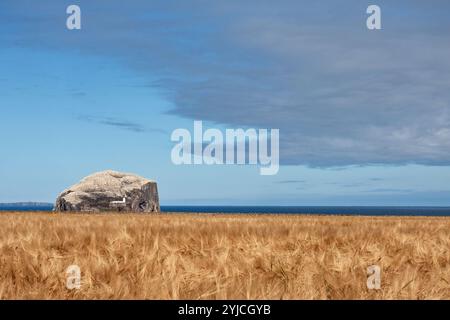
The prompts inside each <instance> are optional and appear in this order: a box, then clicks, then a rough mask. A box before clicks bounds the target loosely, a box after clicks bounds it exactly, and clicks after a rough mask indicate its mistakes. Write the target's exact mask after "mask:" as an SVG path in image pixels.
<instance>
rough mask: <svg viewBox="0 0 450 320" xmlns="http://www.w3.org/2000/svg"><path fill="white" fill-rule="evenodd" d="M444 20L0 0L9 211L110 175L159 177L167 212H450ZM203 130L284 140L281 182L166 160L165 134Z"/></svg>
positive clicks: (0, 101) (402, 4)
mask: <svg viewBox="0 0 450 320" xmlns="http://www.w3.org/2000/svg"><path fill="white" fill-rule="evenodd" d="M70 4H77V5H79V6H80V7H81V11H82V29H81V30H74V31H69V30H67V29H66V27H65V22H66V18H67V14H66V13H65V11H66V7H67V6H68V5H70ZM369 4H378V5H379V6H380V7H381V10H382V28H383V29H382V30H379V31H369V30H367V28H366V24H365V20H366V17H367V15H366V13H365V10H366V8H367V6H368V5H369ZM449 9H450V3H448V1H433V2H432V3H431V2H427V1H395V2H393V1H371V2H369V1H356V0H355V1H344V2H339V3H338V2H336V1H316V2H314V3H311V2H310V1H277V2H274V1H256V0H255V1H253V0H251V1H170V2H168V1H132V2H131V3H127V4H126V5H125V4H124V3H123V2H121V1H114V0H111V1H107V2H106V1H95V0H90V1H24V0H17V1H10V0H6V1H2V2H1V3H0V21H1V28H0V108H1V109H0V110H1V118H0V134H1V137H2V144H1V150H2V154H1V157H0V178H1V179H0V202H12V201H27V200H32V201H53V200H54V199H55V198H56V196H57V195H58V193H59V192H60V191H62V190H63V189H65V188H66V187H68V186H69V185H71V184H73V183H75V182H77V181H79V180H80V179H81V178H82V177H84V176H86V175H88V174H90V173H92V172H95V171H101V170H106V169H115V170H120V171H126V172H134V173H137V174H139V175H142V176H145V177H148V178H152V179H155V180H157V181H158V183H159V189H160V197H161V203H162V204H163V205H164V204H166V205H168V204H217V205H219V204H230V205H231V204H236V205H238V204H249V205H250V204H260V205H265V204H271V205H450V186H449V183H448V181H450V179H449V178H450V168H449V164H450V139H449V138H450V103H449V101H450V90H449V88H450V59H449V58H448V57H449V56H450V32H449V30H450V20H449V19H448V13H449V12H450V10H449ZM193 120H203V121H204V123H205V124H206V125H207V126H209V127H216V128H219V129H225V128H239V127H243V128H247V127H253V128H279V129H280V161H281V164H282V166H281V168H280V171H279V173H278V174H277V175H275V176H261V175H259V169H258V167H256V166H206V165H204V166H187V165H185V166H175V165H173V164H172V162H171V160H170V151H171V148H172V147H173V145H174V143H173V142H171V141H170V134H171V132H172V131H173V130H174V129H176V128H187V129H190V130H192V126H193Z"/></svg>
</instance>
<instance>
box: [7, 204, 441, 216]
mask: <svg viewBox="0 0 450 320" xmlns="http://www.w3.org/2000/svg"><path fill="white" fill-rule="evenodd" d="M52 210H53V206H52V205H50V204H49V205H39V206H31V205H30V206H14V205H1V204H0V211H52ZM161 210H162V211H163V212H169V213H170V212H198V213H255V214H269V213H285V214H332V215H365V216H450V207H356V206H355V207H343V206H342V207H340V206H338V207H332V206H326V207H325V206H323V207H321V206H311V207H307V206H161Z"/></svg>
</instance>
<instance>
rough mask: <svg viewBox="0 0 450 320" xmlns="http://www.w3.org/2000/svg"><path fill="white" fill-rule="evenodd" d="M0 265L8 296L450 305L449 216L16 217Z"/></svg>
mask: <svg viewBox="0 0 450 320" xmlns="http://www.w3.org/2000/svg"><path fill="white" fill-rule="evenodd" d="M0 259H1V260H0V298H1V299H450V218H449V217H446V218H444V217H443V218H436V217H435V218H427V217H347V216H313V215H212V214H197V215H196V214H160V215H142V214H141V215H139V214H94V215H91V214H58V213H31V212H27V213H25V212H9V213H0ZM70 265H78V266H79V267H80V270H81V287H80V288H79V289H72V290H69V289H68V288H67V287H66V277H67V274H66V269H67V267H68V266H70ZM371 265H378V266H380V268H381V288H380V289H379V290H369V289H368V287H367V277H368V275H367V268H368V267H369V266H371Z"/></svg>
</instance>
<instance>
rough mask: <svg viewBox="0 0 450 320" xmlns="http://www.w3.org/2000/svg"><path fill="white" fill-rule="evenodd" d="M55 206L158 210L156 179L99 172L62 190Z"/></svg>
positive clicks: (98, 209) (76, 208) (57, 207)
mask: <svg viewBox="0 0 450 320" xmlns="http://www.w3.org/2000/svg"><path fill="white" fill-rule="evenodd" d="M55 210H56V211H62V212H64V211H92V212H99V211H121V212H160V207H159V197H158V188H157V184H156V182H155V181H151V180H148V179H145V178H142V177H139V176H137V175H134V174H128V173H121V172H117V171H111V170H108V171H103V172H98V173H94V174H92V175H90V176H88V177H86V178H84V179H83V180H81V181H80V182H79V183H78V184H76V185H73V186H72V187H70V188H68V189H67V190H64V191H63V192H62V193H61V194H60V195H59V197H58V198H57V199H56V204H55Z"/></svg>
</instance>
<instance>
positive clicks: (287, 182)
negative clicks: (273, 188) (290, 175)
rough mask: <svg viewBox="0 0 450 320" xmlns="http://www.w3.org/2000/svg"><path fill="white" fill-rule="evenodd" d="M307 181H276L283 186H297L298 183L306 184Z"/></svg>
mask: <svg viewBox="0 0 450 320" xmlns="http://www.w3.org/2000/svg"><path fill="white" fill-rule="evenodd" d="M305 182H306V180H281V181H275V183H281V184H296V183H305Z"/></svg>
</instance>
